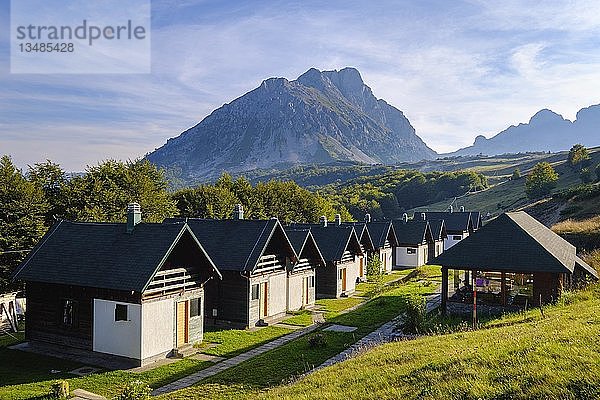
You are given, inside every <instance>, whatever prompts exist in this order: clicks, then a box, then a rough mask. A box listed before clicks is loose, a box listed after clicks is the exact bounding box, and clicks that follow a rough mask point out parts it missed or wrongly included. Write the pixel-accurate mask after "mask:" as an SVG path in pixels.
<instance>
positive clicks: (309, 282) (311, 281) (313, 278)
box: [308, 276, 315, 288]
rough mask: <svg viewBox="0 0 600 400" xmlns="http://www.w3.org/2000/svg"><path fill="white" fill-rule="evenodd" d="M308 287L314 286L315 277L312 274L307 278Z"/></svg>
mask: <svg viewBox="0 0 600 400" xmlns="http://www.w3.org/2000/svg"><path fill="white" fill-rule="evenodd" d="M308 287H311V288H314V287H315V277H314V276H311V277H310V278H309V279H308Z"/></svg>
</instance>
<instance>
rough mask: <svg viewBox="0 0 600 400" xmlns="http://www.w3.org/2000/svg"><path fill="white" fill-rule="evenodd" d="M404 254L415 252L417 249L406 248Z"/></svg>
mask: <svg viewBox="0 0 600 400" xmlns="http://www.w3.org/2000/svg"><path fill="white" fill-rule="evenodd" d="M406 254H417V249H411V248H408V249H406Z"/></svg>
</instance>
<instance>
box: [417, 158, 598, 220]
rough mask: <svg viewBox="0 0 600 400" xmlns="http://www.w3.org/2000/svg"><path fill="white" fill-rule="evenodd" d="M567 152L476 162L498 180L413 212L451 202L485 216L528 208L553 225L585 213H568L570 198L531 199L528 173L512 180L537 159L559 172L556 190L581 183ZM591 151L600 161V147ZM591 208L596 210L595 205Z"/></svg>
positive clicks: (443, 206)
mask: <svg viewBox="0 0 600 400" xmlns="http://www.w3.org/2000/svg"><path fill="white" fill-rule="evenodd" d="M567 155H568V152H561V153H557V154H551V155H546V156H544V157H541V158H538V159H535V160H533V159H529V160H521V161H519V162H516V163H514V164H512V165H510V166H507V165H503V164H500V165H493V166H491V165H490V166H486V167H483V168H484V169H483V170H482V166H475V167H473V170H475V171H481V172H483V173H485V174H486V175H487V176H493V177H494V179H493V180H490V181H491V182H495V184H494V185H492V186H491V187H490V188H489V189H486V190H485V191H481V192H477V193H469V194H466V195H465V196H462V197H459V198H457V199H456V200H454V199H447V200H445V201H441V202H437V203H432V204H428V205H426V206H422V207H418V208H414V209H412V210H411V212H419V211H424V210H445V209H447V208H448V206H449V205H450V204H451V203H453V205H454V206H455V208H456V207H458V206H465V208H467V209H471V210H479V211H481V212H482V213H483V215H484V216H486V215H488V213H489V216H490V217H491V216H496V215H498V214H501V213H503V212H505V211H512V210H518V209H525V210H526V211H527V212H528V213H530V214H532V215H533V216H535V217H536V218H538V219H540V220H541V221H542V222H544V223H546V224H547V225H552V224H554V223H556V222H558V221H559V220H561V219H565V218H567V217H570V216H577V215H581V216H585V215H584V213H585V211H584V209H582V210H579V211H577V210H573V209H571V211H576V213H574V214H569V209H568V208H567V203H568V200H567V199H554V200H552V199H550V198H548V199H544V200H541V201H537V202H532V201H531V200H530V199H528V198H527V196H526V195H525V177H523V178H522V179H519V180H516V181H512V180H510V175H511V174H512V171H513V170H514V169H515V168H519V169H520V170H521V172H522V173H523V175H525V174H526V173H527V172H528V171H529V170H530V169H531V168H532V167H533V166H534V165H535V164H536V163H537V162H540V161H548V162H550V163H551V164H552V165H553V166H554V168H555V169H556V171H557V172H558V173H559V180H558V185H557V188H556V189H555V190H554V193H557V192H559V191H561V190H565V189H567V188H569V187H573V186H576V185H578V184H580V183H581V181H580V179H579V173H578V171H574V170H573V169H571V168H569V167H568V166H567V164H566V159H567ZM590 155H591V157H592V162H591V165H597V164H598V163H600V148H593V149H590ZM580 211H581V212H580ZM561 212H563V214H561ZM582 212H583V214H582ZM588 212H590V213H591V214H593V209H592V210H590V211H588Z"/></svg>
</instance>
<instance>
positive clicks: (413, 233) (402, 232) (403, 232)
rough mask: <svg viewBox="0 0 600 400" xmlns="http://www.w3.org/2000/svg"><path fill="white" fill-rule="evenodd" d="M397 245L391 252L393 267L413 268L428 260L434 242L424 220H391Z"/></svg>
mask: <svg viewBox="0 0 600 400" xmlns="http://www.w3.org/2000/svg"><path fill="white" fill-rule="evenodd" d="M392 224H393V226H394V232H395V234H396V238H397V245H396V247H394V252H393V256H394V257H393V266H394V268H397V269H405V268H415V267H419V266H421V265H424V264H426V263H427V261H428V260H429V255H430V249H431V248H432V246H433V244H434V241H433V235H432V233H431V228H430V226H429V222H428V221H426V220H415V219H412V220H409V219H408V218H404V219H399V220H393V221H392Z"/></svg>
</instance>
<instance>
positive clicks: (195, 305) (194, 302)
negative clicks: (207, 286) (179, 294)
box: [190, 298, 202, 318]
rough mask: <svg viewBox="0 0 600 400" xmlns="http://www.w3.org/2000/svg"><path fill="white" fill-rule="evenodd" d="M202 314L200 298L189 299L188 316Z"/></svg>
mask: <svg viewBox="0 0 600 400" xmlns="http://www.w3.org/2000/svg"><path fill="white" fill-rule="evenodd" d="M200 315H202V301H201V300H200V298H196V299H190V318H193V317H199V316H200Z"/></svg>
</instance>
